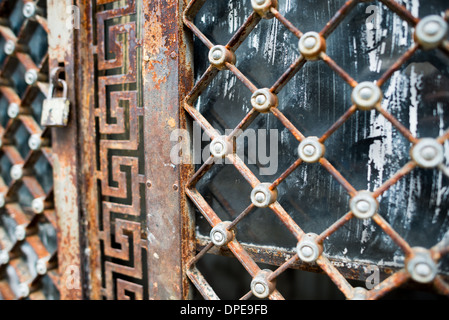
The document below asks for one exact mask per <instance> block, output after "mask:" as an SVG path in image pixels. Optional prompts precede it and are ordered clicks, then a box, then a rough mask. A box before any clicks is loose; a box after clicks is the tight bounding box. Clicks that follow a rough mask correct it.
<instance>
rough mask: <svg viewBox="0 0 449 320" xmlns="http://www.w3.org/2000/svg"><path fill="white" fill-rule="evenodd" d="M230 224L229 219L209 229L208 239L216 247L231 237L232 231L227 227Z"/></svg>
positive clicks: (232, 235)
mask: <svg viewBox="0 0 449 320" xmlns="http://www.w3.org/2000/svg"><path fill="white" fill-rule="evenodd" d="M230 224H231V222H229V221H224V222H220V223H219V224H217V225H216V226H215V227H213V228H212V230H211V231H210V239H211V241H212V243H213V244H214V245H216V246H217V247H222V246H224V245H226V244H227V243H228V242H229V241H231V240H232V239H233V237H234V234H233V232H232V231H229V230H228V229H227V228H228V226H229V225H230Z"/></svg>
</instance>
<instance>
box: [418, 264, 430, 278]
mask: <svg viewBox="0 0 449 320" xmlns="http://www.w3.org/2000/svg"><path fill="white" fill-rule="evenodd" d="M414 271H415V273H416V274H417V275H418V276H420V277H428V276H429V275H430V274H431V272H432V268H431V267H430V266H429V265H428V264H427V263H424V262H420V263H418V264H416V265H415V270H414Z"/></svg>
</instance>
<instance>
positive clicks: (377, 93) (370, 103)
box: [352, 81, 383, 110]
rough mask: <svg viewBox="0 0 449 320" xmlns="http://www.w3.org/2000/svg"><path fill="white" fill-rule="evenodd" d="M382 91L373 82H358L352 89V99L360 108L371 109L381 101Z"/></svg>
mask: <svg viewBox="0 0 449 320" xmlns="http://www.w3.org/2000/svg"><path fill="white" fill-rule="evenodd" d="M382 97H383V95H382V91H381V90H380V88H379V87H378V86H377V85H376V84H375V83H373V82H369V81H367V82H362V83H359V84H358V85H357V86H356V87H355V88H354V90H353V91H352V101H353V102H354V104H355V105H356V106H357V107H358V108H359V109H361V110H372V109H373V108H375V107H376V106H377V105H378V104H379V103H380V102H381V101H382Z"/></svg>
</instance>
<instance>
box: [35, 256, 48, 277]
mask: <svg viewBox="0 0 449 320" xmlns="http://www.w3.org/2000/svg"><path fill="white" fill-rule="evenodd" d="M36 272H37V273H38V274H40V275H41V276H43V275H44V274H46V273H47V261H46V259H39V260H38V261H37V263H36Z"/></svg>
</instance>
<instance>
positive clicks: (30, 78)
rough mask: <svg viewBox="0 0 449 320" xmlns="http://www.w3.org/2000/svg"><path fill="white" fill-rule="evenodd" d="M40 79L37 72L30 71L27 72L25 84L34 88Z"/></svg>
mask: <svg viewBox="0 0 449 320" xmlns="http://www.w3.org/2000/svg"><path fill="white" fill-rule="evenodd" d="M38 78H39V75H38V73H37V71H36V70H34V69H30V70H28V71H27V72H25V82H26V84H27V85H29V86H32V85H35V84H36V83H37V80H38Z"/></svg>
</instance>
